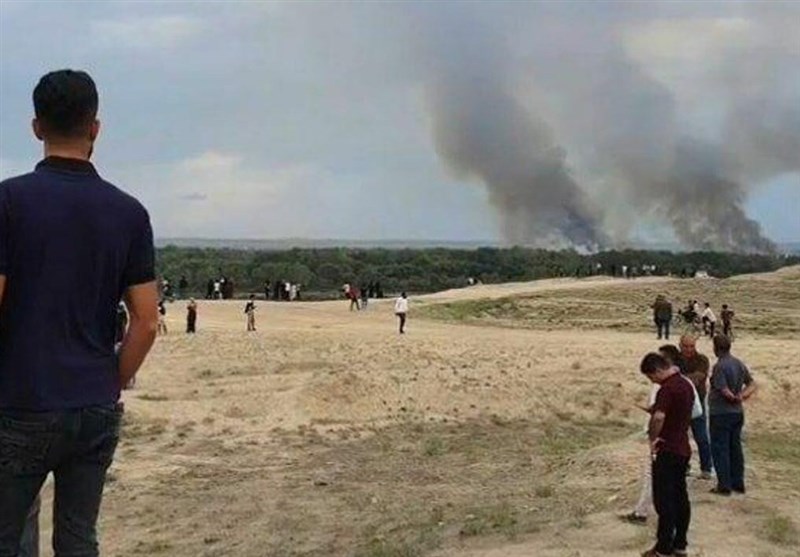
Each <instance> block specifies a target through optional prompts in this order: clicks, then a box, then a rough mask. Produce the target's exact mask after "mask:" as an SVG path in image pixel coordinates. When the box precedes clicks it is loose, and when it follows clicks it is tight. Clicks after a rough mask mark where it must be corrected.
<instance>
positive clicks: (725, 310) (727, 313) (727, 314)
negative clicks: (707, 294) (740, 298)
mask: <svg viewBox="0 0 800 557" xmlns="http://www.w3.org/2000/svg"><path fill="white" fill-rule="evenodd" d="M735 315H736V313H734V311H733V310H732V309H730V308H729V307H728V304H722V311H721V312H720V314H719V316H720V318H721V319H722V334H723V335H725V336H726V337H728V338H732V337H733V317H734V316H735Z"/></svg>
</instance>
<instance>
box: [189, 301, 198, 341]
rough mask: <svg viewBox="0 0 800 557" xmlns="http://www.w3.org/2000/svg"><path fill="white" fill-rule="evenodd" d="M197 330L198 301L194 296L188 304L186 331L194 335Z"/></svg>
mask: <svg viewBox="0 0 800 557" xmlns="http://www.w3.org/2000/svg"><path fill="white" fill-rule="evenodd" d="M196 332H197V302H195V301H194V298H191V299H190V300H189V303H188V304H186V333H187V334H190V335H193V334H195V333H196Z"/></svg>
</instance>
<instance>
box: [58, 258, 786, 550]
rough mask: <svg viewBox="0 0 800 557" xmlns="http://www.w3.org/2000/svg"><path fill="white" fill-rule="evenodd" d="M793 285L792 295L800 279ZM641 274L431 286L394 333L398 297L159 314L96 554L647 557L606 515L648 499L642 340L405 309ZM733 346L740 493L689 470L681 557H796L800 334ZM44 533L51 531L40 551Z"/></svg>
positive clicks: (632, 533)
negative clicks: (747, 397)
mask: <svg viewBox="0 0 800 557" xmlns="http://www.w3.org/2000/svg"><path fill="white" fill-rule="evenodd" d="M784 275H785V273H784ZM789 277H790V279H791V280H795V279H797V281H798V286H800V271H798V272H794V274H790V275H789ZM784 278H785V276H784ZM642 280H643V281H649V282H652V283H654V284H657V283H658V282H659V281H661V280H662V279H642ZM753 280H757V279H753ZM759 280H760V279H759ZM635 282H639V281H614V280H612V279H590V280H584V281H575V280H561V281H543V282H540V283H530V284H524V285H502V286H481V287H476V288H472V289H468V290H464V291H451V292H447V293H442V294H439V295H434V296H429V297H424V298H423V299H421V300H412V309H411V318H410V322H409V331H408V334H407V335H405V336H402V337H401V336H400V335H398V334H397V333H396V323H395V320H394V317H393V315H392V312H391V305H390V303H389V302H388V301H384V302H382V303H371V304H370V306H369V308H368V310H367V311H364V312H358V313H357V312H352V313H351V312H349V311H348V310H347V304H346V303H345V302H344V301H342V302H324V303H292V304H288V303H287V304H281V303H264V302H261V303H260V305H259V310H258V311H259V314H258V325H259V331H258V332H257V333H254V334H247V333H246V332H245V321H244V315H243V314H242V308H243V303H223V302H215V303H205V302H201V304H200V317H199V333H198V334H197V335H196V336H187V335H185V334H183V332H182V331H181V328H182V319H183V313H184V310H183V307H182V304H180V303H175V304H173V305H171V306H169V312H170V313H169V316H168V317H169V325H170V327H171V330H170V333H169V335H168V336H166V337H162V338H160V339H159V341H158V343H157V346H156V348H155V349H154V353H153V354H152V357H151V358H150V359H149V361H148V362H147V364H146V366H145V368H144V369H143V370H142V372H141V374H140V377H139V381H138V384H137V386H136V389H135V390H133V391H129V392H127V393H125V396H124V399H125V404H126V408H127V413H126V426H125V431H124V435H123V440H122V442H121V445H120V449H119V451H118V454H117V459H116V462H115V464H114V466H113V467H112V471H111V481H110V483H109V485H108V487H107V490H106V500H105V502H104V508H103V513H102V520H101V536H102V548H103V554H104V555H109V556H128V555H169V556H173V555H174V556H178V557H203V556H207V557H210V556H234V557H267V556H276V557H277V556H293V555H298V556H299V555H305V556H338V555H342V556H351V555H352V556H359V557H361V556H364V557H380V556H383V557H414V556H422V555H435V556H438V557H455V556H459V557H462V556H463V557H523V556H526V557H527V556H541V557H550V556H553V557H555V556H564V557H567V556H575V557H577V556H586V557H589V556H592V557H594V556H597V557H600V556H603V557H606V556H608V557H610V556H621V555H637V554H638V553H637V551H641V550H642V549H644V548H645V547H646V546H647V545H648V542H649V539H650V537H651V536H652V530H651V527H637V526H631V525H627V524H624V523H622V522H621V521H620V520H619V519H618V518H617V514H618V513H620V512H622V511H627V510H629V508H630V505H631V503H632V501H633V500H634V498H635V496H636V494H637V493H638V478H639V476H640V472H641V467H642V463H643V455H644V453H645V452H646V446H645V445H644V443H643V439H642V437H643V436H642V435H641V430H642V429H643V424H644V421H645V420H644V416H643V414H642V412H641V411H639V410H637V409H636V408H635V407H634V404H635V403H638V402H643V401H644V399H645V398H646V393H647V392H648V389H649V386H648V385H647V384H646V381H645V380H644V379H643V378H642V377H641V376H640V375H639V374H638V373H637V364H638V361H639V359H640V358H641V356H642V355H643V354H644V353H645V352H647V351H649V350H653V349H655V348H656V347H657V346H658V344H659V343H658V342H657V341H656V340H655V338H654V335H652V334H648V333H643V332H625V331H606V330H572V331H570V330H553V331H537V330H526V329H518V328H512V329H508V328H501V327H492V326H476V325H459V324H451V323H444V322H438V321H428V320H421V319H415V318H414V311H415V309H416V308H419V307H420V306H421V305H424V304H429V303H435V302H437V301H442V300H457V299H468V298H473V299H474V298H484V297H500V296H509V295H511V294H520V293H530V292H545V291H551V290H552V291H559V290H564V289H573V288H582V289H585V288H587V287H588V288H591V287H593V285H602V286H604V287H609V286H613V285H618V286H619V288H629V287H630V286H629V285H631V284H633V283H635ZM764 285H765V286H764V289H763V290H764V295H765V296H766V297H768V296H769V280H766V281H765V282H764ZM794 311H800V307H795V308H794ZM700 348H701V350H703V351H705V352H709V351H710V350H709V343H708V342H707V341H701V342H700ZM735 351H736V353H737V354H738V355H739V356H741V357H742V358H743V359H744V360H745V361H747V362H748V363H749V364H750V366H751V369H752V370H753V372H754V374H755V377H756V378H757V380H758V381H759V382H760V384H761V386H762V390H761V392H760V393H759V394H758V396H757V398H756V399H755V400H753V401H752V403H751V404H750V405H749V408H748V426H747V439H748V448H747V450H748V455H749V461H748V478H749V480H748V481H749V484H750V493H749V494H748V495H747V497H746V498H742V497H736V498H731V499H725V500H719V499H715V498H713V496H711V495H709V494H708V493H707V491H708V489H709V488H710V487H711V484H710V483H708V482H702V481H700V480H697V479H692V480H691V484H690V485H691V491H692V495H691V496H692V500H693V503H694V517H693V523H692V529H691V543H692V550H693V553H692V554H693V555H698V556H700V555H702V556H706V557H769V556H774V557H779V556H785V557H789V556H797V555H799V554H800V545H798V543H800V540H798V539H797V527H798V526H800V480H799V479H798V474H800V453H799V452H798V451H799V450H800V449H798V445H797V442H798V441H800V435H798V431H797V426H798V422H799V421H800V405H798V403H797V395H798V393H800V342H798V340H797V338H793V337H791V336H790V335H788V334H787V335H785V336H781V335H773V336H770V337H768V338H766V337H763V338H762V337H747V336H743V338H740V339H738V340H737V343H736V345H735ZM695 468H697V466H696V465H695ZM51 490H52V487H51V486H48V487H47V488H46V502H48V503H49V501H50V497H51ZM46 522H49V521H46ZM47 536H49V525H48V524H45V532H44V536H43V537H44V538H45V539H44V540H43V547H44V546H46V545H48V544H47V539H46V537H47ZM44 554H45V555H48V554H50V553H49V551H46V552H45V553H44Z"/></svg>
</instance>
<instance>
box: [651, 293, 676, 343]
mask: <svg viewBox="0 0 800 557" xmlns="http://www.w3.org/2000/svg"><path fill="white" fill-rule="evenodd" d="M653 321H654V322H655V324H656V329H657V330H658V340H661V337H662V335H663V337H664V338H665V339H666V340H669V326H670V324H671V323H672V304H671V303H670V302H669V300H667V299H666V297H664V295H663V294H659V295H658V296H657V297H656V301H655V302H654V303H653Z"/></svg>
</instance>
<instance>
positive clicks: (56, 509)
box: [0, 405, 122, 557]
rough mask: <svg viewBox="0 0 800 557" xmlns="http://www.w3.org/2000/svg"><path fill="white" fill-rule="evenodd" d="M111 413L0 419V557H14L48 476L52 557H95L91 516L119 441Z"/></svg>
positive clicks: (116, 417) (5, 415) (114, 408)
mask: <svg viewBox="0 0 800 557" xmlns="http://www.w3.org/2000/svg"><path fill="white" fill-rule="evenodd" d="M121 419H122V410H121V407H120V406H118V405H108V406H92V407H89V408H82V409H79V410H72V411H66V412H45V413H25V412H12V411H5V410H3V411H0V557H17V555H18V554H19V553H20V550H21V547H20V544H21V540H22V539H23V532H24V529H25V524H26V519H27V517H28V514H29V512H30V510H31V508H32V506H33V505H34V502H35V501H36V497H37V495H38V494H39V490H40V489H41V487H42V484H43V483H44V480H45V478H46V477H47V474H48V473H51V472H52V473H53V476H54V478H55V494H54V501H53V549H54V551H55V555H56V557H97V556H98V555H99V553H98V546H97V532H96V524H97V516H98V514H99V511H100V502H101V500H102V496H103V485H104V484H105V479H106V470H107V469H108V467H109V465H110V464H111V461H112V460H113V458H114V452H115V450H116V448H117V442H118V441H119V431H120V422H121Z"/></svg>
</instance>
